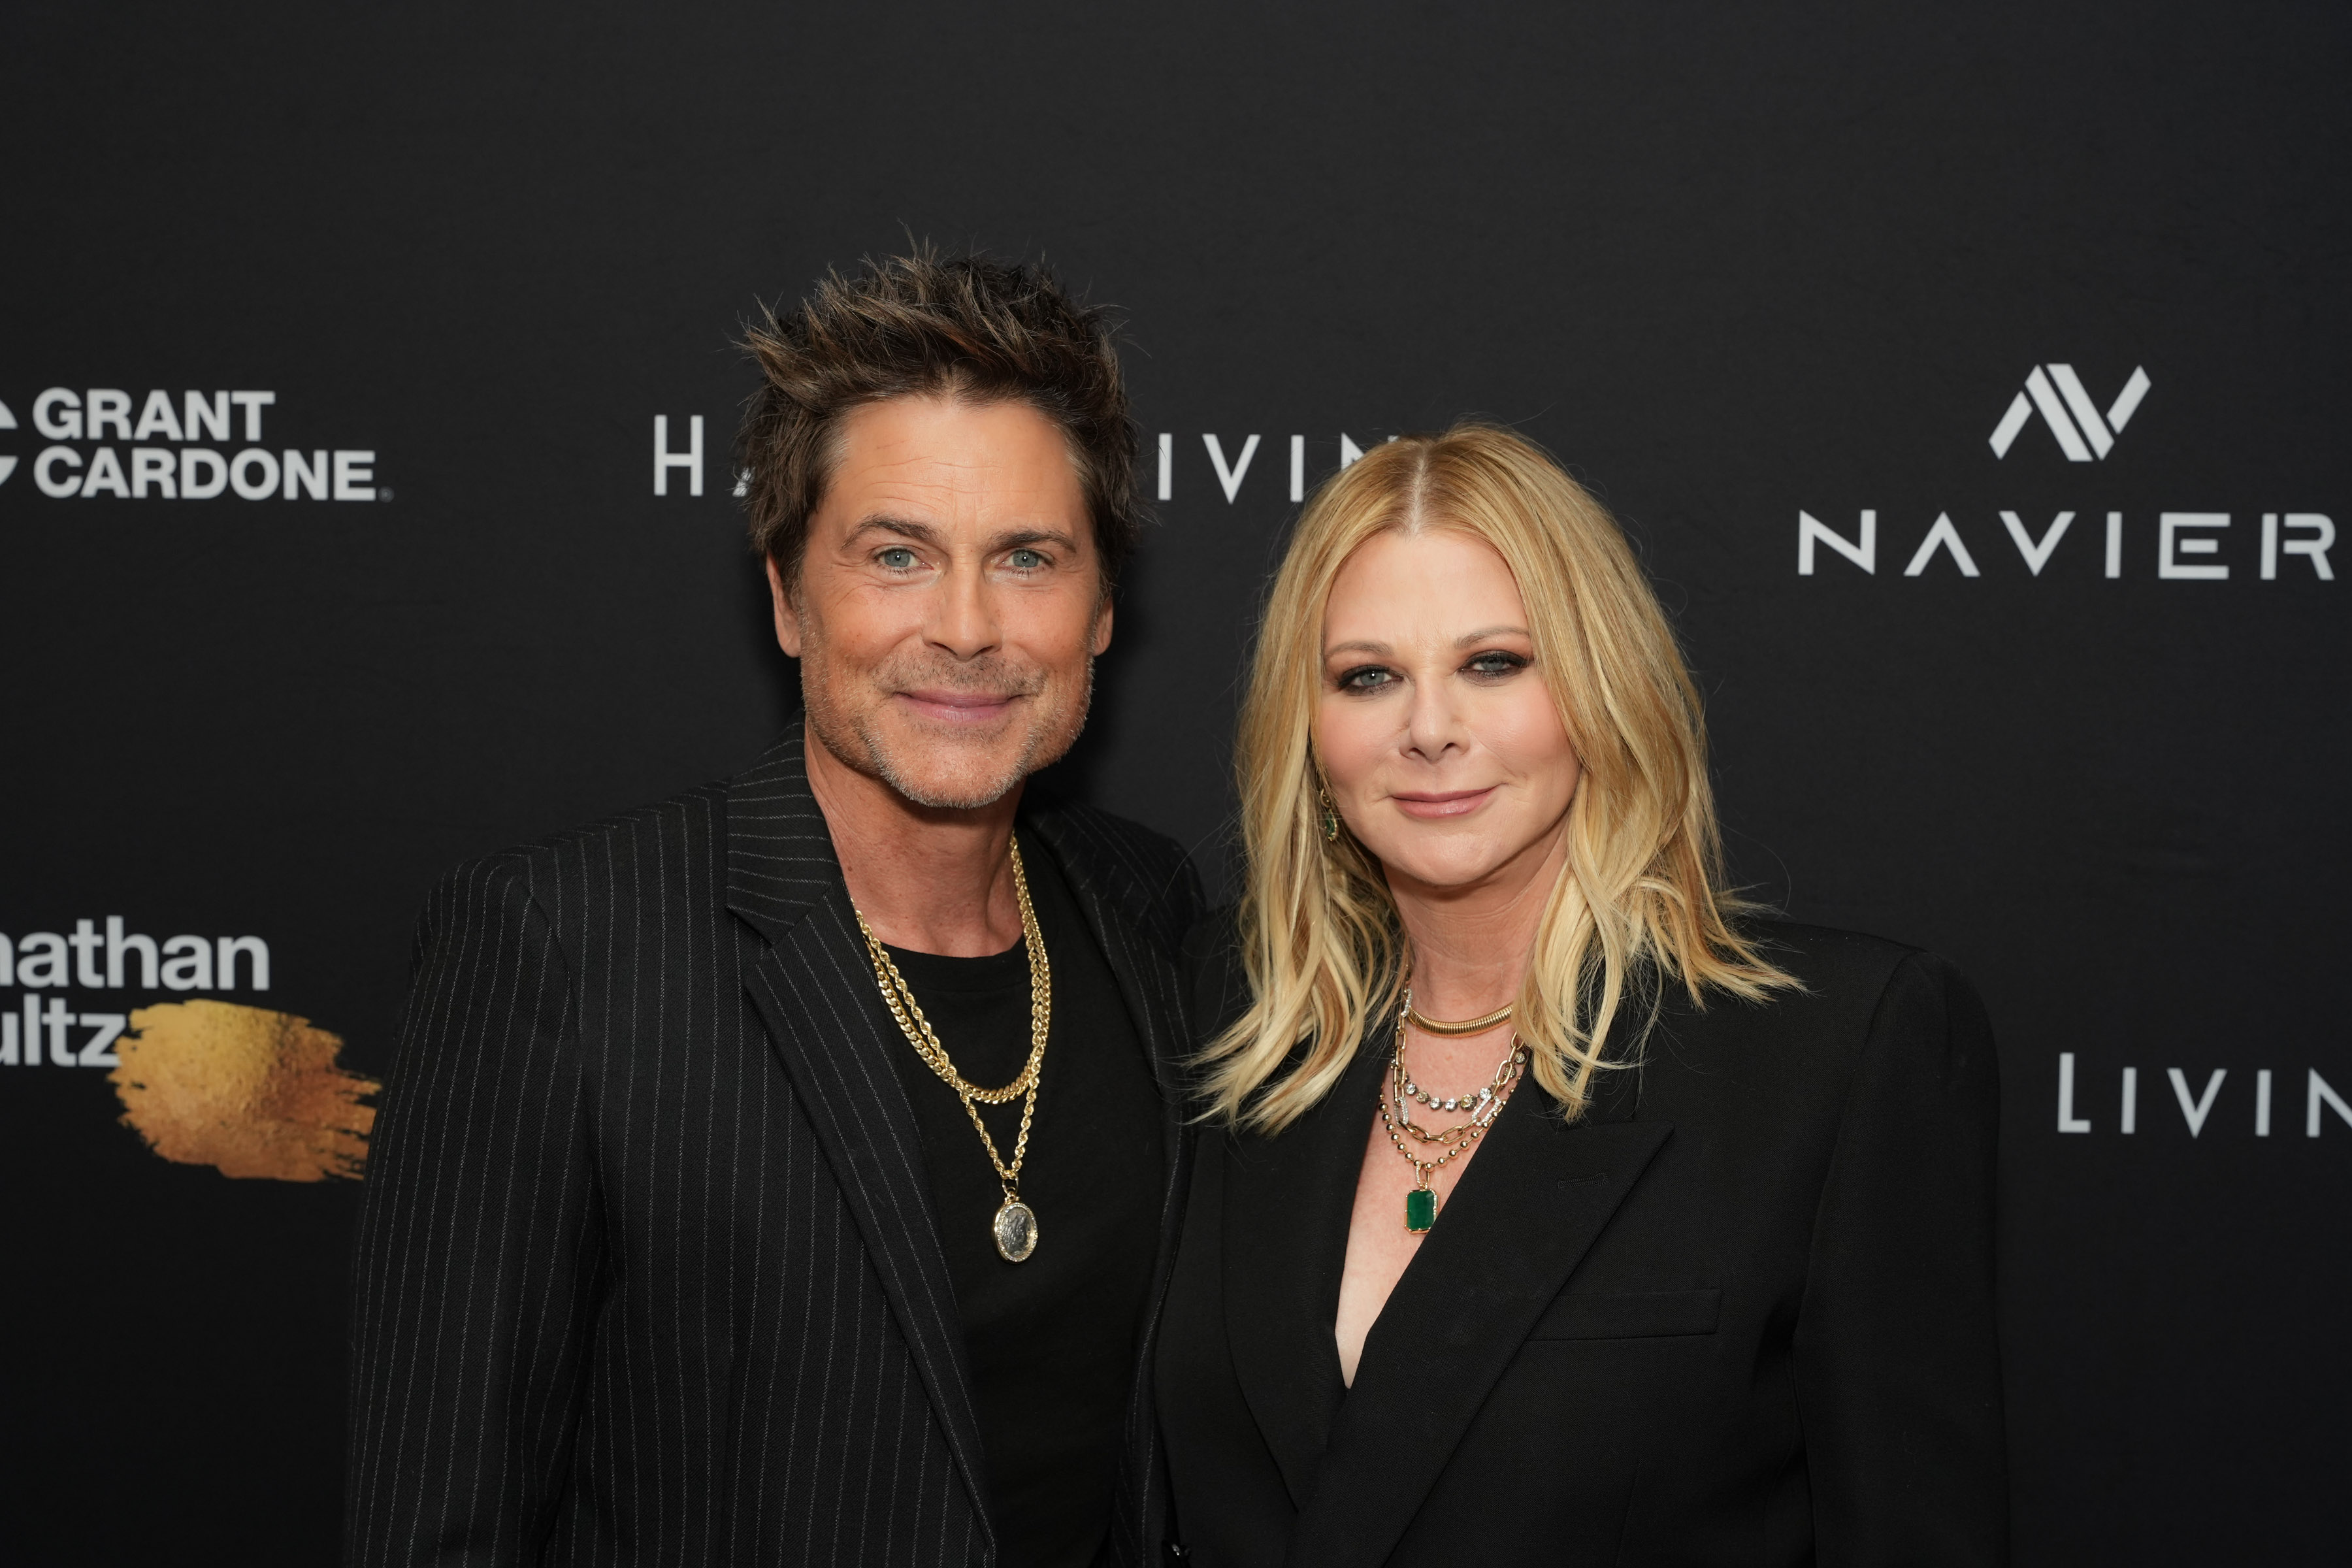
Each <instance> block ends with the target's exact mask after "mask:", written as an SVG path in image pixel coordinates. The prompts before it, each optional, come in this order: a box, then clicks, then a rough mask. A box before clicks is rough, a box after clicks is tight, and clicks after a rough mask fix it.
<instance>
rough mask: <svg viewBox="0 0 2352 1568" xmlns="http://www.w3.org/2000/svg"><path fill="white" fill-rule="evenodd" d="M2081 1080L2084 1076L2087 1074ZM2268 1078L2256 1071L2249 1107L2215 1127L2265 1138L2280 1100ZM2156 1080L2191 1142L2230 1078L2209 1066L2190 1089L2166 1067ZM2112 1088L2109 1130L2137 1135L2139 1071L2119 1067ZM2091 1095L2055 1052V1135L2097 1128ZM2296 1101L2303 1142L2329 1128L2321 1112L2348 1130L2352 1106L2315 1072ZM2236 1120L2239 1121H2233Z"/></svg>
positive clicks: (2290, 1076) (2068, 1061)
mask: <svg viewBox="0 0 2352 1568" xmlns="http://www.w3.org/2000/svg"><path fill="white" fill-rule="evenodd" d="M2085 1076H2086V1077H2087V1074H2086V1075H2085ZM2244 1078H2245V1075H2244V1074H2243V1073H2240V1074H2239V1075H2238V1079H2237V1080H2236V1081H2238V1082H2240V1083H2242V1082H2243V1081H2244ZM2286 1079H2287V1082H2288V1084H2289V1085H2293V1084H2294V1072H2293V1071H2292V1070H2289V1072H2288V1073H2287V1075H2286ZM2162 1081H2164V1082H2165V1083H2167V1084H2168V1085H2169V1086H2170V1087H2171V1089H2172V1100H2173V1103H2174V1104H2175V1105H2176V1106H2178V1107H2179V1110H2180V1122H2181V1125H2182V1127H2183V1128H2185V1129H2186V1130H2187V1131H2188V1133H2189V1136H2190V1137H2191V1138H2201V1137H2203V1136H2204V1133H2205V1124H2206V1122H2207V1121H2208V1120H2209V1119H2210V1118H2211V1116H2212V1115H2213V1112H2214V1110H2215V1109H2216V1107H2218V1106H2219V1105H2220V1103H2221V1100H2222V1099H2223V1095H2222V1086H2223V1085H2224V1084H2227V1083H2230V1082H2231V1081H2232V1080H2231V1076H2230V1069H2229V1068H2214V1069H2213V1070H2212V1071H2211V1072H2210V1073H2208V1074H2206V1075H2205V1080H2204V1082H2203V1083H2201V1084H2196V1086H2195V1087H2194V1088H2192V1087H2191V1085H2192V1084H2193V1083H2195V1080H2194V1079H2191V1077H2190V1076H2189V1074H2188V1073H2185V1072H2183V1071H2181V1070H2180V1068H2166V1069H2165V1072H2164V1079H2163V1080H2162ZM2117 1088H2118V1089H2120V1090H2121V1093H2120V1094H2119V1095H2118V1096H2117V1097H2116V1100H2113V1101H2111V1102H2110V1103H2112V1104H2114V1105H2115V1107H2116V1119H2115V1123H2114V1127H2115V1131H2117V1132H2123V1133H2137V1132H2138V1131H2139V1121H2140V1086H2139V1068H2137V1067H2127V1068H2124V1069H2123V1075H2122V1079H2121V1081H2120V1082H2119V1083H2118V1085H2117ZM2078 1090H2079V1094H2078ZM2239 1092H2241V1091H2240V1090H2238V1089H2232V1090H2231V1094H2232V1095H2235V1094H2237V1093H2239ZM2287 1094H2288V1095H2293V1094H2294V1089H2293V1088H2291V1087H2290V1088H2289V1089H2287ZM2091 1096H2092V1090H2091V1088H2090V1085H2089V1084H2088V1083H2087V1082H2084V1083H2080V1084H2078V1083H2077V1081H2076V1078H2075V1071H2074V1052H2072V1051H2061V1052H2059V1053H2058V1131H2061V1132H2095V1131H2099V1130H2100V1129H2099V1121H2098V1120H2097V1119H2095V1117H2094V1116H2093V1114H2092V1110H2091ZM2149 1098H2150V1099H2152V1100H2158V1101H2161V1100H2162V1099H2163V1096H2162V1095H2161V1094H2151V1095H2150V1096H2149ZM2280 1098H2283V1097H2281V1096H2279V1095H2278V1094H2277V1093H2276V1092H2275V1086H2274V1084H2273V1072H2272V1070H2271V1069H2270V1068H2256V1069H2255V1071H2254V1075H2253V1102H2252V1105H2250V1106H2249V1105H2244V1104H2243V1103H2242V1102H2241V1105H2240V1107H2239V1108H2238V1109H2237V1110H2235V1111H2234V1112H2233V1113H2232V1114H2231V1115H2229V1116H2225V1117H2224V1118H2223V1120H2222V1121H2221V1123H2219V1124H2218V1125H2220V1126H2229V1127H2233V1128H2239V1127H2246V1126H2249V1125H2251V1127H2252V1131H2253V1135H2254V1136H2255V1137H2257V1138H2267V1137H2269V1136H2270V1135H2271V1122H2272V1120H2273V1118H2272V1108H2273V1103H2274V1101H2275V1100H2278V1099H2280ZM2302 1099H2303V1135H2304V1136H2305V1138H2316V1137H2318V1136H2319V1135H2320V1133H2321V1131H2323V1130H2324V1129H2325V1128H2326V1127H2328V1126H2330V1125H2332V1124H2333V1122H2332V1121H2331V1120H2330V1118H2329V1117H2328V1116H2327V1115H2325V1114H2323V1113H2324V1112H2332V1113H2333V1121H2341V1122H2343V1123H2344V1124H2345V1125H2346V1126H2347V1127H2352V1104H2347V1102H2346V1100H2345V1099H2344V1097H2343V1096H2342V1095H2340V1094H2338V1093H2336V1086H2335V1085H2334V1084H2332V1083H2329V1082H2328V1081H2327V1080H2326V1079H2324V1078H2322V1077H2320V1076H2319V1069H2318V1068H2305V1069H2304V1080H2303V1096H2302ZM2290 1114H2292V1113H2291V1112H2290ZM2240 1118H2243V1119H2244V1120H2239V1119H2240Z"/></svg>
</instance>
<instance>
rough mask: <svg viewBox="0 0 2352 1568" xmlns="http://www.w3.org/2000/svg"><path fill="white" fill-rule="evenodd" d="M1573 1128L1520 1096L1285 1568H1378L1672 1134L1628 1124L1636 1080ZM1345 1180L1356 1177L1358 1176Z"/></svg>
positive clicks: (1389, 1330)
mask: <svg viewBox="0 0 2352 1568" xmlns="http://www.w3.org/2000/svg"><path fill="white" fill-rule="evenodd" d="M1612 1077H1616V1078H1618V1079H1619V1080H1620V1081H1618V1082H1614V1083H1612V1084H1610V1085H1609V1086H1608V1089H1609V1092H1607V1093H1605V1094H1604V1095H1603V1096H1602V1098H1601V1104H1600V1105H1598V1106H1596V1107H1595V1111H1596V1114H1595V1115H1594V1117H1593V1118H1591V1119H1590V1120H1587V1121H1580V1122H1579V1123H1578V1124H1576V1125H1575V1126H1572V1127H1571V1126H1565V1125H1563V1124H1562V1123H1561V1122H1560V1121H1559V1117H1558V1116H1557V1114H1555V1112H1554V1110H1553V1109H1552V1107H1551V1105H1550V1103H1549V1100H1546V1099H1545V1097H1544V1096H1543V1095H1542V1093H1541V1092H1540V1091H1538V1090H1536V1089H1534V1088H1533V1086H1532V1085H1530V1086H1528V1088H1527V1089H1523V1090H1522V1091H1521V1093H1520V1094H1519V1095H1517V1096H1515V1097H1514V1099H1513V1102H1512V1104H1511V1105H1509V1106H1508V1107H1507V1108H1506V1109H1505V1110H1504V1113H1503V1115H1502V1117H1501V1118H1500V1119H1499V1121H1498V1122H1497V1124H1496V1128H1495V1130H1494V1131H1493V1132H1492V1133H1491V1134H1489V1135H1488V1137H1487V1138H1486V1141H1485V1143H1484V1145H1483V1146H1482V1147H1481V1149H1480V1150H1479V1152H1478V1156H1477V1158H1476V1159H1475V1160H1474V1161H1472V1162H1471V1163H1470V1167H1469V1169H1468V1170H1466V1171H1465V1172H1464V1173H1463V1176H1462V1181H1461V1184H1460V1185H1458V1186H1457V1187H1456V1188H1455V1189H1454V1194H1453V1196H1452V1197H1451V1198H1450V1199H1449V1200H1448V1201H1447V1203H1446V1205H1445V1209H1444V1214H1443V1215H1441V1216H1440V1218H1439V1220H1438V1224H1437V1227H1436V1228H1435V1229H1434V1230H1433V1231H1432V1232H1431V1233H1430V1235H1429V1238H1428V1240H1426V1241H1424V1242H1423V1244H1422V1247H1421V1251H1420V1253H1419V1254H1418V1255H1417V1256H1416V1257H1415V1258H1413V1260H1412V1265H1411V1266H1410V1267H1409V1268H1406V1270H1405V1272H1404V1276H1403V1278H1402V1279H1400V1280H1398V1282H1397V1287H1396V1289H1395V1290H1394V1292H1393V1293H1391V1296H1390V1297H1389V1300H1388V1305H1387V1306H1386V1307H1385V1308H1384V1309H1383V1310H1381V1316H1380V1319H1379V1321H1377V1322H1375V1323H1374V1324H1373V1325H1372V1331H1371V1332H1370V1335H1369V1336H1367V1338H1366V1340H1365V1342H1364V1357H1363V1361H1362V1363H1361V1364H1360V1366H1359V1368H1358V1370H1357V1374H1356V1383H1355V1386H1354V1388H1353V1389H1352V1390H1351V1391H1350V1392H1349V1395H1348V1398H1347V1401H1346V1403H1345V1404H1344V1405H1342V1406H1341V1407H1340V1409H1339V1415H1338V1416H1337V1418H1336V1419H1335V1420H1334V1421H1333V1423H1332V1427H1331V1438H1330V1443H1329V1446H1328V1447H1327V1448H1325V1449H1324V1451H1323V1455H1322V1464H1321V1466H1320V1468H1319V1470H1318V1474H1317V1479H1316V1483H1315V1489H1314V1495H1313V1496H1312V1498H1311V1499H1309V1500H1308V1501H1307V1506H1306V1507H1305V1509H1304V1510H1302V1512H1301V1514H1300V1517H1299V1520H1298V1522H1297V1528H1296V1530H1295V1531H1294V1532H1293V1534H1292V1536H1291V1541H1290V1550H1289V1553H1288V1561H1289V1562H1290V1563H1296V1564H1302V1565H1303V1564H1314V1565H1315V1568H1342V1565H1344V1564H1355V1563H1361V1564H1371V1563H1380V1562H1381V1561H1383V1560H1384V1559H1386V1557H1387V1556H1388V1554H1389V1552H1391V1549H1393V1548H1394V1546H1395V1545H1396V1542H1397V1540H1398V1538H1399V1537H1400V1536H1402V1534H1403V1533H1404V1531H1405V1528H1406V1526H1407V1525H1409V1524H1410V1523H1411V1522H1412V1517H1413V1515H1414V1513H1415V1512H1416V1511H1417V1510H1419V1509H1420V1507H1421V1504H1422V1500H1423V1499H1424V1498H1425V1497H1427V1496H1428V1494H1429V1489H1430V1487H1431V1486H1432V1485H1433V1483H1434V1482H1435V1480H1436V1479H1437V1476H1438V1474H1439V1472H1440V1471H1441V1470H1443V1469H1444V1468H1445V1464H1446V1461H1447V1459H1448V1458H1450V1457H1451V1456H1452V1454H1453V1451H1454V1445H1455V1444H1456V1443H1458V1442H1459V1441H1460V1440H1461V1436H1462V1434H1463V1432H1464V1431H1465V1429H1466V1428H1467V1427H1468V1426H1469V1425H1470V1422H1471V1420H1472V1419H1473V1418H1474V1417H1475V1415H1477V1413H1478V1409H1479V1407H1480V1406H1481V1405H1484V1404H1485V1403H1486V1396H1487V1394H1488V1393H1489V1392H1490V1391H1491V1390H1492V1389H1493V1387H1494V1386H1495V1384H1496V1381H1497V1380H1498V1379H1499V1378H1500V1377H1501V1376H1502V1373H1503V1371H1504V1368H1505V1367H1507V1365H1508V1364H1509V1363H1510V1361H1511V1359H1512V1358H1513V1357H1514V1356H1516V1355H1517V1354H1518V1352H1519V1347H1520V1344H1521V1343H1522V1342H1524V1341H1525V1340H1526V1338H1527V1335H1528V1331H1529V1330H1530V1329H1532V1328H1533V1327H1534V1326H1535V1321H1536V1319H1537V1318H1538V1317H1539V1316H1540V1315H1541V1314H1542V1312H1543V1310H1544V1309H1545V1308H1546V1307H1547V1306H1549V1304H1550V1302H1551V1300H1552V1299H1553V1298H1554V1297H1555V1296H1557V1295H1559V1291H1560V1289H1561V1288H1562V1287H1563V1286H1564V1285H1566V1283H1567V1281H1568V1277H1569V1275H1570V1273H1572V1272H1573V1271H1574V1270H1575V1268H1576V1266H1577V1264H1578V1263H1580V1262H1581V1261H1582V1260H1583V1258H1584V1255H1585V1253H1586V1252H1587V1251H1588V1250H1589V1249H1590V1248H1591V1246H1592V1243H1593V1241H1594V1239H1595V1238H1597V1237H1599V1236H1600V1234H1601V1230H1602V1228H1603V1227H1604V1226H1607V1225H1608V1223H1609V1219H1610V1216H1611V1215H1613V1214H1615V1213H1616V1212H1617V1205H1619V1204H1621V1203H1622V1202H1623V1201H1624V1199H1625V1195H1626V1194H1627V1193H1629V1192H1630V1191H1632V1189H1633V1184H1634V1183H1635V1182H1637V1181H1639V1180H1640V1179H1641V1177H1642V1173H1643V1171H1645V1170H1646V1169H1647V1168H1648V1166H1649V1163H1650V1161H1651V1159H1652V1157H1653V1156H1654V1155H1655V1154H1656V1153H1657V1152H1658V1150H1659V1148H1660V1146H1661V1145H1663V1144H1664V1142H1665V1141H1666V1139H1667V1136H1668V1135H1669V1134H1670V1133H1671V1132H1672V1131H1673V1129H1672V1127H1671V1126H1670V1125H1669V1124H1668V1123H1665V1122H1663V1121H1622V1120H1612V1119H1611V1118H1612V1117H1621V1116H1624V1115H1627V1114H1630V1113H1631V1110H1632V1103H1633V1098H1634V1094H1635V1093H1636V1092H1638V1090H1637V1088H1636V1086H1635V1085H1634V1083H1633V1081H1632V1080H1633V1079H1634V1078H1635V1077H1636V1075H1635V1074H1634V1073H1626V1074H1623V1075H1612ZM1348 1168H1349V1175H1350V1176H1352V1175H1353V1173H1354V1169H1355V1166H1354V1164H1353V1163H1352V1162H1351V1163H1349V1167H1348Z"/></svg>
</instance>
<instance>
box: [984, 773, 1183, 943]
mask: <svg viewBox="0 0 2352 1568" xmlns="http://www.w3.org/2000/svg"><path fill="white" fill-rule="evenodd" d="M1021 816H1022V821H1023V824H1024V826H1027V827H1029V828H1031V829H1032V830H1034V832H1036V833H1037V834H1038V835H1039V836H1040V837H1043V838H1044V839H1045V842H1046V844H1047V846H1048V847H1051V848H1052V849H1053V851H1054V852H1055V855H1056V856H1057V857H1058V858H1060V860H1061V861H1062V864H1063V868H1064V869H1065V870H1066V871H1068V872H1069V873H1070V874H1071V875H1072V876H1073V877H1075V878H1076V879H1079V880H1081V881H1084V882H1087V883H1089V884H1092V885H1095V886H1097V887H1100V888H1102V889H1104V890H1105V891H1108V892H1109V893H1112V894H1113V895H1114V896H1115V897H1117V898H1118V900H1120V901H1122V902H1125V903H1128V904H1129V905H1130V906H1131V907H1132V909H1133V910H1134V911H1135V912H1136V913H1137V914H1138V916H1139V918H1142V919H1147V920H1150V921H1153V922H1154V923H1161V922H1165V923H1166V924H1168V925H1169V926H1170V928H1171V929H1170V930H1169V931H1168V932H1167V933H1166V934H1167V937H1168V941H1169V942H1170V944H1171V946H1172V945H1173V944H1174V943H1175V942H1179V941H1181V939H1182V937H1183V934H1184V932H1185V931H1186V929H1188V928H1189V927H1190V926H1191V924H1192V921H1193V920H1194V919H1195V918H1196V917H1197V916H1198V914H1199V913H1200V908H1201V901H1202V900H1201V879H1200V876H1199V873H1198V872H1196V871H1195V870H1194V869H1193V866H1192V856H1191V855H1190V854H1188V853H1186V851H1185V849H1184V847H1183V846H1182V845H1181V844H1179V843H1177V842H1176V840H1174V839H1173V838H1171V837H1168V835H1166V834H1164V833H1161V832H1159V831H1158V830H1156V829H1154V828H1150V827H1146V826H1144V825H1143V824H1142V823H1139V822H1137V821H1134V820H1133V819H1131V818H1129V817H1124V816H1117V815H1115V814H1113V813H1111V812H1108V811H1104V810H1102V809H1101V808H1100V807H1098V806H1092V805H1086V804H1085V803H1083V802H1080V801H1074V800H1069V799H1066V798H1064V797H1062V796H1059V795H1051V794H1047V793H1045V792H1042V791H1040V792H1036V793H1034V794H1033V795H1031V796H1030V797H1029V798H1028V799H1026V800H1024V802H1023V803H1022V810H1021Z"/></svg>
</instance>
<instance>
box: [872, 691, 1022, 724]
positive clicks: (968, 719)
mask: <svg viewBox="0 0 2352 1568" xmlns="http://www.w3.org/2000/svg"><path fill="white" fill-rule="evenodd" d="M893 695H894V696H895V697H896V699H897V700H898V701H900V702H903V703H905V704H906V705H907V707H908V710H910V711H912V712H913V713H915V714H917V715H918V716H919V717H921V718H925V719H929V721H932V722H933V723H935V724H948V725H953V726H956V727H958V728H961V729H979V728H982V727H983V726H986V725H989V724H992V723H994V722H996V721H998V720H999V719H1002V718H1003V717H1004V715H1005V714H1006V713H1007V712H1008V711H1010V710H1012V707H1013V704H1014V703H1015V702H1018V701H1020V700H1021V698H1022V693H1020V692H1017V691H956V690H950V689H937V688H933V689H923V690H917V691H900V692H897V693H894V694H893Z"/></svg>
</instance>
